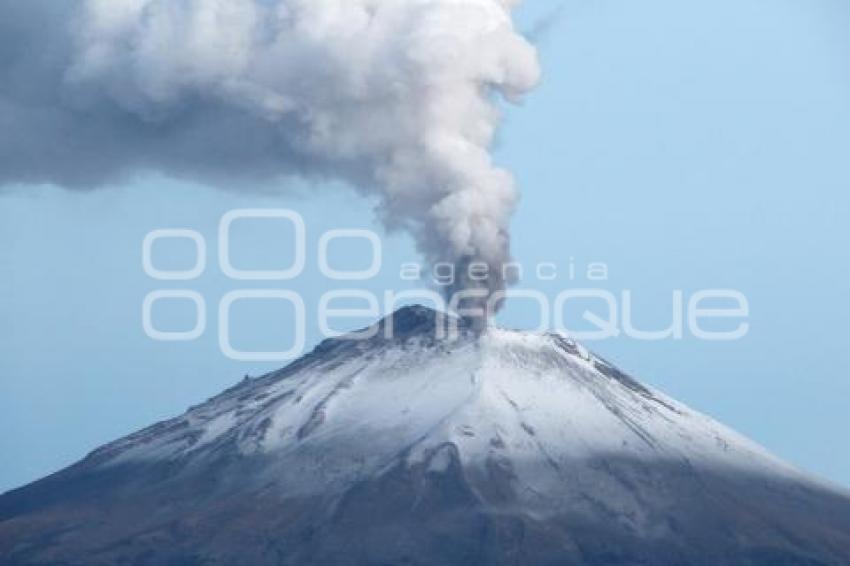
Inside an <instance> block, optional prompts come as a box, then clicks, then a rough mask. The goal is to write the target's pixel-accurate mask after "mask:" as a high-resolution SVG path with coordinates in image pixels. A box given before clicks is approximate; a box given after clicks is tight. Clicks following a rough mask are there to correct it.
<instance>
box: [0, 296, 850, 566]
mask: <svg viewBox="0 0 850 566" xmlns="http://www.w3.org/2000/svg"><path fill="white" fill-rule="evenodd" d="M444 322H448V323H449V326H450V327H451V325H455V326H456V328H457V329H458V332H457V333H456V335H454V336H451V335H450V334H449V335H442V336H441V333H440V331H439V330H440V327H441V326H440V325H441V324H443V323H444ZM824 517H828V518H829V520H828V521H826V522H825V521H824V520H823V519H824ZM69 524H70V525H73V528H71V529H69V528H68V525H69ZM175 533H176V534H175ZM788 533H793V536H789V534H788ZM849 533H850V498H848V497H847V494H845V493H842V492H839V491H837V490H835V489H832V488H829V487H827V486H823V485H822V484H819V483H818V482H817V481H813V480H811V479H809V478H808V477H806V476H805V475H803V474H802V473H800V472H798V471H797V470H795V469H794V468H792V467H791V466H788V465H787V464H785V463H783V462H781V461H780V460H778V459H776V458H775V457H773V456H771V455H770V454H768V453H767V452H766V451H765V450H764V449H762V448H761V447H759V446H758V445H756V444H755V443H753V442H752V441H750V440H748V439H746V438H744V437H742V436H741V435H739V434H737V433H735V432H734V431H732V430H730V429H728V428H726V427H725V426H723V425H721V424H719V423H717V422H716V421H714V420H712V419H710V418H709V417H706V416H704V415H702V414H700V413H697V412H695V411H693V410H691V409H689V408H688V407H686V406H684V405H682V404H681V403H678V402H676V401H674V400H672V399H670V398H668V397H666V396H664V395H663V394H661V393H659V392H657V391H655V390H654V389H652V388H651V387H648V386H645V385H643V384H641V383H639V382H638V381H637V380H635V379H633V378H631V377H629V376H628V375H626V374H625V373H624V372H622V371H620V370H618V369H617V368H616V367H614V366H613V365H612V364H610V363H608V362H606V361H605V360H603V359H601V358H599V357H598V356H594V355H593V354H591V353H590V352H588V351H587V350H586V349H584V348H582V347H581V346H580V345H579V344H576V343H575V342H574V341H572V340H570V339H569V338H567V337H565V336H563V335H560V334H556V333H530V332H520V331H509V330H503V329H499V328H495V327H490V328H488V329H487V330H486V331H485V332H483V333H480V332H477V331H475V329H474V328H472V327H471V326H470V325H468V324H465V323H464V322H463V321H462V320H458V319H451V318H450V317H447V316H445V315H442V314H440V313H437V312H436V311H433V310H431V309H427V308H425V307H406V308H403V309H400V310H399V311H397V312H395V313H394V314H392V315H391V316H389V317H387V318H384V319H383V320H381V321H380V322H378V323H377V324H376V325H374V326H372V327H370V328H368V329H364V330H363V331H360V332H356V333H353V334H352V335H349V336H344V337H340V338H333V339H329V340H325V341H324V342H322V343H321V344H320V345H318V346H317V347H316V348H315V349H314V350H313V351H312V352H311V353H309V354H308V355H306V356H304V357H302V358H301V359H299V360H297V361H295V362H294V363H292V364H290V365H289V366H287V367H285V368H283V369H281V370H279V371H276V372H272V373H269V374H267V375H265V376H262V377H259V378H256V379H246V380H243V381H242V382H240V383H239V384H237V385H235V386H234V387H232V388H230V389H228V390H227V391H225V392H223V393H222V394H220V395H218V396H216V397H214V398H212V399H210V400H209V401H207V402H205V403H203V404H201V405H198V406H196V407H193V408H191V409H190V410H189V411H187V412H186V413H185V414H183V415H181V416H179V417H176V418H174V419H171V420H169V421H165V422H163V423H159V424H157V425H154V426H152V427H150V428H147V429H145V430H142V431H140V432H137V433H135V434H132V435H130V436H128V437H126V438H123V439H121V440H118V441H116V442H113V443H111V444H109V445H106V446H104V447H102V448H100V449H98V450H96V451H94V452H93V453H92V454H90V455H89V456H88V457H87V458H86V459H84V460H83V461H81V462H79V463H78V464H76V465H74V466H72V467H70V468H68V469H66V470H64V471H62V472H60V473H58V474H55V475H54V476H51V477H50V478H46V479H44V480H42V481H40V482H36V483H35V484H33V485H31V486H28V487H26V488H22V489H21V490H18V491H15V492H11V493H9V494H6V495H4V496H2V497H0V562H3V561H4V560H6V562H4V563H15V564H17V563H22V564H23V563H25V564H30V563H39V564H40V563H69V564H78V563H79V564H83V563H85V564H115V563H141V562H145V563H175V564H177V563H179V564H184V563H185V564H194V563H207V562H213V561H215V562H217V563H241V564H355V565H359V564H423V565H424V564H447V565H455V564H456V565H461V564H463V565H466V564H507V563H511V564H534V565H537V564H590V565H595V564H712V565H715V564H753V565H762V564H765V565H767V564H771V565H772V564H778V563H782V564H829V565H831V564H836V565H837V564H844V563H846V561H842V560H843V558H847V557H848V556H850V534H849ZM178 535H179V536H178ZM20 541H38V544H35V543H32V544H29V546H27V545H26V544H24V545H23V546H22V543H21V542H20ZM44 541H49V542H47V543H45V542H44ZM163 541H166V543H164V544H163ZM95 558H97V559H95ZM142 558H144V560H142Z"/></svg>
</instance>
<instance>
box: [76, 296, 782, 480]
mask: <svg viewBox="0 0 850 566" xmlns="http://www.w3.org/2000/svg"><path fill="white" fill-rule="evenodd" d="M441 325H442V326H441ZM452 325H455V326H454V328H456V329H458V332H456V333H455V334H454V335H452V334H451V331H449V333H448V334H446V333H445V332H444V330H445V328H452ZM447 445H451V446H452V447H453V450H454V451H455V453H456V454H457V457H458V459H459V463H460V465H463V466H472V467H481V466H484V467H486V466H489V465H491V463H492V462H493V461H499V462H502V464H503V465H508V464H510V467H511V469H512V470H513V472H512V473H515V474H516V477H517V480H518V481H522V482H523V483H524V484H525V485H526V487H531V486H533V485H537V484H540V483H541V482H544V483H546V482H548V483H549V484H552V485H554V484H556V483H557V482H559V481H563V479H564V474H567V475H569V474H571V473H573V472H575V471H576V468H577V467H579V468H580V467H582V466H586V465H590V464H589V463H590V462H593V461H595V460H597V459H598V458H603V457H606V456H608V455H611V454H616V455H618V457H622V458H627V459H629V460H636V461H652V460H664V461H667V462H675V463H677V464H687V465H689V466H690V465H699V466H702V467H705V468H711V469H718V468H734V469H738V470H747V471H761V472H769V473H770V474H773V475H776V474H778V475H781V476H783V477H785V476H794V477H796V475H797V472H795V471H794V470H793V469H792V468H791V467H789V466H787V465H785V464H783V463H781V462H779V461H777V460H776V459H774V458H773V457H771V456H770V455H769V454H767V453H766V452H765V451H764V450H763V449H761V448H760V447H758V446H757V445H755V444H754V443H752V442H750V441H748V440H747V439H745V438H743V437H741V436H740V435H738V434H736V433H734V432H733V431H731V430H729V429H727V428H726V427H724V426H722V425H720V424H719V423H717V422H715V421H713V420H711V419H709V418H708V417H705V416H703V415H700V414H699V413H696V412H694V411H692V410H690V409H689V408H687V407H685V406H683V405H681V404H679V403H677V402H676V401H674V400H672V399H669V398H667V397H666V396H664V395H663V394H661V393H659V392H656V391H654V390H652V389H651V388H649V387H647V386H644V385H642V384H640V383H639V382H638V381H636V380H635V379H633V378H631V377H629V376H628V375H626V374H625V373H623V372H621V371H620V370H618V369H617V368H616V367H614V366H613V365H612V364H610V363H608V362H606V361H605V360H603V359H601V358H599V357H597V356H594V355H593V354H591V353H590V352H588V351H587V350H586V349H585V348H583V347H582V346H580V345H579V344H577V343H575V342H574V341H572V340H570V339H569V338H567V337H565V336H563V335H560V334H556V333H529V332H521V331H511V330H504V329H499V328H495V327H491V328H489V329H488V330H487V331H486V332H484V333H478V332H475V331H474V330H473V329H472V327H471V326H470V325H468V324H466V323H464V321H462V320H459V319H456V318H454V319H453V318H451V317H450V315H444V314H442V313H438V312H437V311H434V310H432V309H429V308H426V307H422V306H412V307H405V308H402V309H400V310H398V311H397V312H395V313H393V314H392V315H390V316H388V317H386V318H384V319H383V320H381V321H380V322H378V323H377V324H376V325H375V326H373V327H370V328H368V329H364V330H361V331H358V332H356V333H353V334H351V335H348V336H343V337H340V338H333V339H329V340H326V341H324V342H322V343H321V344H320V345H319V346H317V347H316V348H315V349H314V350H313V352H311V353H310V354H308V355H307V356H305V357H303V358H302V359H300V360H298V361H296V362H294V363H293V364H291V365H289V366H287V367H286V368H284V369H282V370H280V371H277V372H273V373H270V374H267V375H265V376H263V377H260V378H257V379H250V380H245V381H243V382H241V383H240V384H238V385H236V386H235V387H233V388H231V389H229V390H227V391H225V392H224V393H222V394H221V395H219V396H217V397H215V398H213V399H211V400H209V401H208V402H206V403H204V404H202V405H199V406H197V407H194V408H192V409H190V410H189V411H188V412H187V413H186V414H185V415H183V416H181V417H178V418H176V419H173V420H171V421H167V422H165V423H161V424H159V425H156V426H154V427H151V428H149V429H146V430H144V431H141V432H140V433H137V434H134V435H131V436H129V437H127V438H125V439H122V440H119V441H118V442H115V443H113V444H110V445H107V446H106V447H104V448H102V449H100V450H98V451H97V452H95V453H94V454H93V455H92V457H91V458H90V460H91V461H92V462H97V463H98V465H99V466H114V465H117V464H126V463H128V462H134V461H136V462H137V461H146V462H150V461H161V460H165V461H172V462H186V461H208V460H210V459H217V458H220V457H222V456H223V455H228V456H229V457H230V456H235V457H240V458H251V457H257V458H259V457H262V458H265V459H266V460H264V462H265V463H264V464H263V465H264V466H270V467H272V468H275V469H277V468H278V467H280V468H282V469H281V470H279V471H278V472H276V473H277V474H278V475H279V477H286V478H287V485H288V486H289V488H290V489H294V488H295V487H296V486H297V487H298V489H304V490H306V491H308V492H309V491H312V490H315V489H321V490H327V489H328V486H329V485H330V484H335V483H339V485H346V484H348V483H350V482H353V481H357V480H358V479H359V478H363V477H367V476H369V475H372V474H375V473H378V472H379V470H381V469H383V467H385V466H387V465H389V464H392V463H395V462H398V461H399V460H403V461H405V462H407V463H408V464H412V463H415V462H417V461H420V460H422V459H423V458H424V459H427V458H428V457H429V455H430V454H432V453H433V451H434V450H437V449H438V448H439V447H441V446H447ZM314 458H318V459H317V460H315V459H314ZM293 462H294V463H293ZM526 466H531V467H530V468H529V469H525V467H526ZM541 466H542V467H541ZM524 469H525V472H523V470H524ZM540 489H542V486H540V485H537V487H536V488H535V491H540Z"/></svg>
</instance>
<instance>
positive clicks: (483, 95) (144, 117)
mask: <svg viewBox="0 0 850 566" xmlns="http://www.w3.org/2000/svg"><path fill="white" fill-rule="evenodd" d="M515 3H516V2H515V1H513V0H76V1H75V0H28V1H27V2H20V1H19V0H0V130H2V131H3V132H5V133H4V134H3V136H2V137H0V185H8V184H43V183H47V184H55V185H59V186H62V187H66V188H69V189H90V188H96V187H99V186H104V185H108V184H114V183H117V182H121V181H122V180H125V179H127V178H128V177H130V176H133V175H136V174H139V173H143V172H146V171H156V172H160V173H164V174H167V175H170V176H175V177H183V178H190V179H193V180H198V181H202V182H205V183H209V184H215V185H219V186H225V187H229V188H236V189H240V190H246V189H247V187H250V186H251V185H252V184H256V183H269V182H271V183H275V184H276V186H280V187H281V190H285V188H286V186H287V178H291V177H294V176H297V177H302V178H308V179H316V180H332V179H333V180H342V181H344V182H346V183H347V184H350V185H351V186H353V187H356V188H357V189H358V190H360V191H362V192H364V193H367V194H370V195H375V196H376V197H377V201H378V203H379V205H378V214H379V216H380V218H381V220H382V221H383V222H384V223H385V225H386V226H387V227H388V228H390V229H403V230H407V231H409V232H410V233H411V234H412V235H413V237H414V239H415V242H416V244H417V247H418V250H419V251H420V252H421V253H422V254H423V255H424V256H425V258H426V259H427V260H428V261H430V262H432V263H436V262H444V261H451V262H454V263H455V264H457V265H459V266H466V265H469V264H470V263H472V262H481V263H485V264H487V265H489V266H491V269H490V273H491V276H490V278H489V280H487V281H483V282H482V281H471V280H467V279H464V280H462V281H460V282H459V286H460V287H462V288H469V287H483V288H485V289H486V290H487V291H488V292H491V293H492V292H493V291H496V290H499V289H502V288H503V287H504V285H505V281H504V280H503V278H502V276H501V272H502V269H501V266H502V264H503V263H504V262H506V261H507V260H508V259H509V247H510V246H509V244H510V242H509V229H508V227H509V220H510V216H511V213H512V211H513V208H514V206H515V202H516V197H517V193H516V189H515V186H514V182H513V179H512V177H511V175H510V174H509V173H508V172H507V171H505V170H503V169H500V168H499V167H497V166H495V165H494V163H493V161H492V158H491V155H490V152H489V147H490V145H491V143H492V141H493V138H494V135H495V131H496V129H497V127H498V125H499V122H500V109H499V100H500V99H505V100H508V101H516V100H518V99H519V98H520V97H521V96H522V95H523V94H524V93H526V92H527V91H529V90H530V89H531V88H532V87H533V86H534V85H535V83H536V82H537V80H538V77H539V67H538V62H537V57H536V52H535V49H534V47H533V46H531V45H530V44H529V42H527V41H526V40H525V39H524V38H523V37H522V36H521V35H520V34H519V33H518V32H517V31H516V30H515V28H514V26H513V22H512V20H511V10H512V8H513V6H514V4H515Z"/></svg>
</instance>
